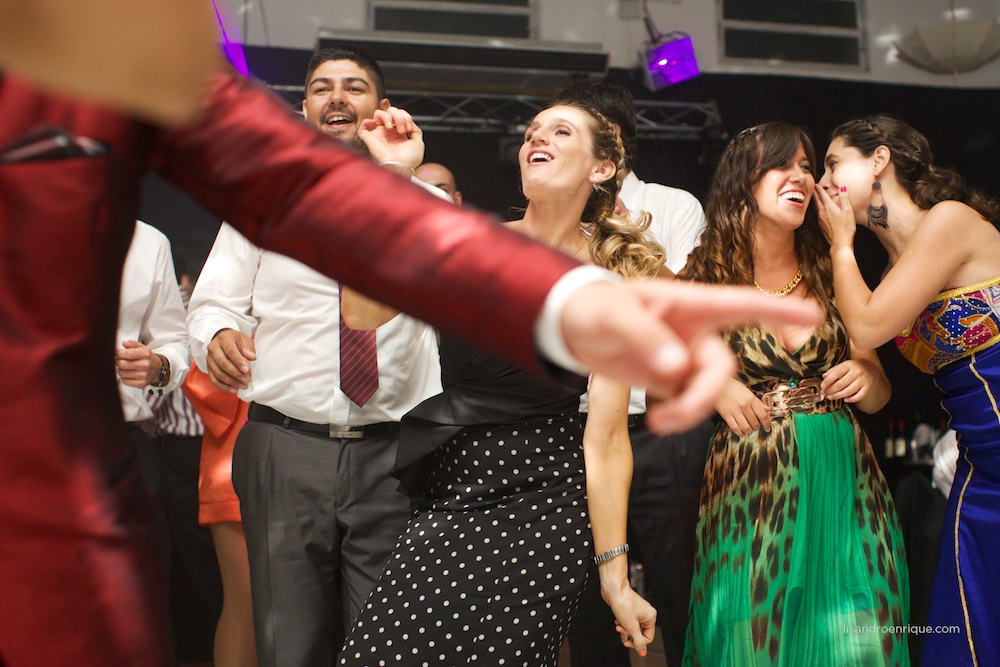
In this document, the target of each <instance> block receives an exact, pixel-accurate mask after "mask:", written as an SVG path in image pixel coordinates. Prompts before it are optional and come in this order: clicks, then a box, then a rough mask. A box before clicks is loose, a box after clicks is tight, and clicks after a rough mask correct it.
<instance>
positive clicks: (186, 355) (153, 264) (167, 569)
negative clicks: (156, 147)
mask: <svg viewBox="0 0 1000 667" xmlns="http://www.w3.org/2000/svg"><path fill="white" fill-rule="evenodd" d="M184 319H185V312H184V303H183V301H182V299H181V293H180V289H179V288H178V286H177V277H176V274H175V272H174V261H173V257H172V255H171V252H170V241H169V240H168V239H167V237H166V236H165V235H164V234H163V233H162V232H160V231H159V230H158V229H156V228H155V227H152V226H151V225H148V224H146V223H144V222H142V221H140V220H137V221H136V223H135V231H134V232H133V235H132V242H131V244H130V245H129V249H128V254H127V255H126V257H125V265H124V268H123V271H122V284H121V292H120V303H119V312H118V329H117V333H116V340H117V341H118V344H119V345H120V346H121V347H118V348H116V349H115V368H116V372H117V376H118V377H117V379H118V393H119V396H120V397H121V403H122V411H123V412H124V415H125V421H126V422H128V423H129V425H130V428H129V429H128V434H129V439H130V441H131V445H132V455H133V456H134V457H135V459H134V460H135V462H136V463H137V464H138V469H139V472H140V474H141V476H142V480H143V482H144V483H145V485H146V487H147V489H148V490H149V492H150V495H151V497H152V499H153V500H154V505H155V508H154V516H155V523H154V529H155V531H156V535H155V540H156V545H157V552H158V555H159V556H160V558H161V559H162V561H163V562H162V567H161V568H160V569H159V570H157V572H159V573H160V574H161V575H162V578H161V579H160V580H159V581H156V582H149V585H150V586H157V587H162V588H163V589H164V590H168V589H169V588H170V587H171V586H172V582H171V568H172V558H171V534H170V528H171V527H172V526H171V525H170V524H171V521H172V520H173V519H174V517H168V514H167V513H166V512H164V507H163V505H161V501H162V497H161V491H162V490H163V489H162V488H161V484H162V483H163V477H162V474H161V473H162V469H161V465H160V464H161V462H162V461H161V454H165V453H164V452H157V451H156V450H155V449H154V441H153V439H152V437H151V433H152V432H153V431H154V429H155V425H154V421H155V420H154V413H153V408H152V404H153V401H152V400H151V399H153V398H156V399H160V400H163V399H164V398H165V399H167V400H169V399H170V397H171V395H173V394H174V393H177V394H180V391H178V388H179V387H180V385H181V383H182V382H183V381H184V378H185V376H186V375H187V371H188V368H190V366H191V356H190V352H189V351H188V344H187V332H186V331H185V328H184ZM122 472H123V473H124V468H123V471H122ZM168 483H169V482H168ZM194 491H195V493H197V480H195V487H194ZM172 495H173V494H172V493H168V494H167V496H172ZM196 517H197V515H194V516H193V517H192V518H191V519H192V522H193V521H195V520H196ZM175 525H176V522H175ZM172 620H175V619H172ZM174 629H175V633H174V641H175V644H176V645H175V650H177V649H180V650H181V652H182V653H183V654H184V655H182V656H181V657H182V658H183V657H187V653H186V652H187V648H188V647H187V645H186V641H180V642H178V639H186V637H187V635H185V637H183V638H181V637H178V636H177V634H176V629H177V626H176V625H175V628H174Z"/></svg>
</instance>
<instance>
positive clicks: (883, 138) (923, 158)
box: [832, 114, 1000, 229]
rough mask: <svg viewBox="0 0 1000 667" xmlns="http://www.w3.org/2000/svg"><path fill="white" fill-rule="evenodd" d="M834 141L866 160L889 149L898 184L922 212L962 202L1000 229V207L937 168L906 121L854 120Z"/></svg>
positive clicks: (925, 144)
mask: <svg viewBox="0 0 1000 667" xmlns="http://www.w3.org/2000/svg"><path fill="white" fill-rule="evenodd" d="M832 138H833V139H838V138H839V139H843V140H844V143H846V144H847V145H848V146H853V147H854V148H857V149H858V150H859V151H861V153H862V154H863V155H864V156H865V157H868V156H870V155H871V154H872V153H874V152H875V149H876V148H878V147H879V146H885V147H886V148H888V149H889V154H890V156H891V158H890V159H891V160H892V164H893V166H894V167H895V169H896V180H897V181H899V184H900V185H901V186H903V189H904V190H906V193H907V194H908V195H910V198H911V199H912V200H913V203H915V204H916V205H917V206H919V207H920V208H921V209H923V210H925V211H926V210H927V209H929V208H931V207H932V206H934V204H937V203H938V202H942V201H949V200H954V201H960V202H962V203H963V204H966V205H967V206H969V207H970V208H973V209H975V210H976V212H978V213H979V215H981V216H983V217H984V218H986V219H987V220H989V221H990V222H991V223H992V224H993V226H994V227H996V228H997V229H1000V203H998V202H997V200H995V199H993V198H992V197H990V196H988V195H986V194H983V193H982V192H979V191H978V190H975V189H972V188H969V187H968V186H966V184H965V180H964V179H963V178H962V177H961V176H959V175H958V174H957V173H955V172H954V171H952V170H951V169H946V168H944V167H938V166H935V164H934V155H933V153H931V146H930V142H928V141H927V137H925V136H924V135H922V134H921V133H920V132H918V131H917V130H915V129H913V128H912V127H910V126H909V125H907V124H906V123H904V122H903V121H901V120H899V119H897V118H893V117H892V116H889V115H886V114H878V115H875V116H868V117H867V118H860V119H857V120H851V121H848V122H846V123H844V124H842V125H840V126H839V127H838V128H837V129H835V130H834V131H833V137H832ZM890 214H891V213H890Z"/></svg>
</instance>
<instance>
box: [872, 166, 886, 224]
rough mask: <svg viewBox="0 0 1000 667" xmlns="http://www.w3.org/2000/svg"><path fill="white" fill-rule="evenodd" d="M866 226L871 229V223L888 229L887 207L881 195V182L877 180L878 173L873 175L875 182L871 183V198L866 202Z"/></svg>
mask: <svg viewBox="0 0 1000 667" xmlns="http://www.w3.org/2000/svg"><path fill="white" fill-rule="evenodd" d="M876 197H878V200H879V202H880V203H879V205H878V206H876V205H875V198H876ZM867 210H868V228H869V229H871V226H872V225H878V226H879V227H881V228H882V229H889V209H888V207H887V206H886V205H885V197H883V196H882V184H881V183H880V182H879V180H878V175H876V176H875V182H874V183H872V196H871V200H870V201H869V202H868V209H867Z"/></svg>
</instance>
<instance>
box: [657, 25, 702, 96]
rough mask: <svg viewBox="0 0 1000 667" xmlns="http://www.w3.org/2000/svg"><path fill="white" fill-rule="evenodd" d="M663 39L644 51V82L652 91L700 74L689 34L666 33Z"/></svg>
mask: <svg viewBox="0 0 1000 667" xmlns="http://www.w3.org/2000/svg"><path fill="white" fill-rule="evenodd" d="M663 40H665V41H663V42H662V43H660V44H659V45H657V46H655V47H653V48H652V49H649V50H647V51H646V52H645V58H646V70H645V77H644V79H645V84H646V87H647V88H649V89H650V90H653V91H656V90H659V89H660V88H665V87H667V86H672V85H674V84H676V83H680V82H681V81H686V80H688V79H693V78H694V77H696V76H698V75H699V74H701V71H700V70H699V69H698V59H697V58H696V57H695V55H694V46H693V45H692V44H691V38H690V37H689V36H687V35H684V36H672V35H666V36H664V37H663Z"/></svg>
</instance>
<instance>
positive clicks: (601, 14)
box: [218, 0, 1000, 88]
mask: <svg viewBox="0 0 1000 667" xmlns="http://www.w3.org/2000/svg"><path fill="white" fill-rule="evenodd" d="M803 1H806V0H803ZM862 1H863V2H864V3H865V13H866V16H867V24H868V48H869V63H870V67H869V70H868V71H857V70H853V71H845V70H843V69H840V68H828V67H826V68H824V67H821V66H817V67H802V66H789V65H781V66H776V67H775V66H766V65H753V64H745V63H734V62H732V61H722V59H721V58H720V53H719V45H718V40H719V30H718V25H717V14H718V9H717V2H716V0H648V6H649V11H650V14H651V16H652V17H653V20H654V22H655V24H656V27H657V28H658V29H659V31H660V32H662V33H665V32H670V31H674V30H678V31H682V32H686V33H688V34H690V35H691V38H692V41H693V43H694V45H695V50H696V52H697V54H698V63H699V66H700V67H701V70H702V71H703V72H729V73H732V72H746V73H754V74H783V75H794V76H811V77H821V78H838V79H854V80H861V81H875V82H885V83H900V84H911V85H927V86H942V87H962V88H998V87H1000V59H998V60H997V61H994V62H992V63H990V64H989V65H986V66H985V67H983V68H981V69H979V70H976V71H973V72H967V73H964V74H961V75H959V77H958V78H957V79H956V78H955V77H954V76H952V75H950V74H932V73H930V72H925V71H923V70H920V69H917V68H914V67H911V66H910V65H907V64H906V63H903V62H900V61H898V60H897V59H896V57H895V47H894V46H893V42H894V41H899V40H901V39H902V38H903V37H905V36H906V35H907V34H908V33H909V32H910V30H911V29H912V28H913V26H915V25H918V24H933V23H938V22H940V21H944V20H945V14H946V12H947V11H948V2H947V0H862ZM218 3H219V6H220V8H221V9H223V10H224V11H225V10H226V9H227V8H228V11H229V13H230V19H229V22H230V24H231V27H230V32H232V30H233V27H235V28H238V29H241V30H242V28H243V26H244V25H245V26H246V28H247V32H248V34H249V39H247V40H246V41H247V42H248V43H250V44H257V45H263V44H265V43H267V44H269V45H270V46H284V47H292V48H304V49H311V48H312V47H313V45H314V42H315V39H316V33H317V30H318V29H319V28H321V27H326V28H339V29H349V30H364V29H365V28H366V26H367V14H368V3H367V1H366V0H218ZM536 7H537V15H538V21H539V37H540V38H541V39H543V40H550V41H568V42H587V43H597V44H602V45H603V47H604V48H605V49H608V50H609V51H610V52H611V53H612V66H614V67H631V66H633V65H634V64H635V63H636V62H637V56H636V53H637V52H638V50H639V48H640V47H641V45H642V44H643V42H645V41H646V39H647V34H646V29H645V26H644V25H643V23H642V22H641V21H638V20H623V19H620V18H619V0H536ZM956 10H957V13H958V15H959V17H960V18H968V19H970V20H979V19H989V18H992V17H997V16H1000V0H958V1H957V2H956ZM265 17H266V23H267V36H268V37H269V39H265V30H264V23H265V22H264V18H265Z"/></svg>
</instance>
